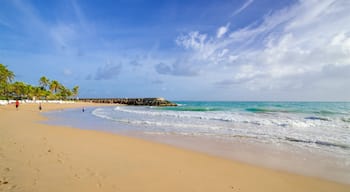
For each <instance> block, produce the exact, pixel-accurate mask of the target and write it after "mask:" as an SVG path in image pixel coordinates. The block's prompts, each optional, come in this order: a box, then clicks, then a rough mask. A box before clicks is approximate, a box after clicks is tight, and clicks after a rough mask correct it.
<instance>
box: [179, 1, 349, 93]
mask: <svg viewBox="0 0 350 192" xmlns="http://www.w3.org/2000/svg"><path fill="white" fill-rule="evenodd" d="M348 10H350V1H346V0H337V1H335V0H324V1H316V0H310V1H300V2H298V3H296V4H294V5H291V6H290V7H286V8H284V9H281V10H278V11H275V12H272V13H271V14H269V15H266V16H265V18H264V20H263V22H262V23H261V24H259V25H251V26H246V27H244V28H241V29H236V30H234V31H231V32H230V35H229V36H223V34H225V33H228V32H229V31H226V30H223V29H222V32H220V33H219V31H220V28H219V30H218V32H217V34H216V37H221V38H215V37H211V36H209V35H208V34H201V33H200V32H194V33H190V34H189V35H187V36H186V35H185V36H181V38H178V41H177V43H178V45H180V46H183V47H184V48H186V49H187V53H188V54H189V55H190V56H188V57H189V59H188V60H191V61H193V62H196V63H201V65H202V67H201V69H202V71H203V73H211V74H212V73H221V72H222V71H221V70H220V69H222V68H225V70H226V71H227V70H231V73H225V74H220V75H221V76H222V80H221V82H224V83H223V84H232V83H234V84H237V83H239V84H240V85H243V86H244V87H246V88H248V89H252V90H262V89H271V90H273V89H288V88H292V89H301V88H303V87H305V86H309V87H310V84H315V85H316V82H317V81H319V82H322V81H323V80H324V79H327V80H328V81H331V79H332V82H337V81H347V83H348V84H350V80H349V79H344V78H342V79H341V80H340V79H339V78H337V71H338V72H339V70H338V68H339V69H341V68H344V67H345V66H346V67H348V66H350V22H349V21H350V14H349V12H348ZM189 48H191V49H189ZM329 66H332V68H331V69H332V71H334V73H327V72H326V71H327V70H329V69H330V68H329ZM310 74H312V76H313V77H314V78H313V81H312V82H309V81H308V80H309V79H310ZM218 82H220V81H218ZM338 84H342V85H343V84H344V83H343V82H338ZM327 86H330V85H329V84H326V83H324V84H323V85H319V84H318V86H315V87H314V88H315V89H316V88H318V89H320V90H322V89H323V90H330V89H332V87H327ZM321 87H322V88H321ZM343 89H346V87H343ZM348 94H350V93H348Z"/></svg>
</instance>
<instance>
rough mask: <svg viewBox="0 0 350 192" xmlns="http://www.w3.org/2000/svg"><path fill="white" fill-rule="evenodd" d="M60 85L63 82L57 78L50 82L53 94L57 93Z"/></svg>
mask: <svg viewBox="0 0 350 192" xmlns="http://www.w3.org/2000/svg"><path fill="white" fill-rule="evenodd" d="M60 87H61V84H60V83H59V82H58V81H56V80H53V81H51V83H50V91H51V93H52V94H54V93H57V90H58V89H59V88H60Z"/></svg>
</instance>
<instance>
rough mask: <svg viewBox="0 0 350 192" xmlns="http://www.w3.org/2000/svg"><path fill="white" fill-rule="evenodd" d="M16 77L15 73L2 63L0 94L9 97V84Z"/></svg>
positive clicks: (0, 68)
mask: <svg viewBox="0 0 350 192" xmlns="http://www.w3.org/2000/svg"><path fill="white" fill-rule="evenodd" d="M14 78H15V74H14V73H13V72H12V71H10V70H8V69H7V66H5V65H3V64H1V63H0V95H4V96H6V97H8V89H9V84H10V83H11V82H12V81H13V79H14Z"/></svg>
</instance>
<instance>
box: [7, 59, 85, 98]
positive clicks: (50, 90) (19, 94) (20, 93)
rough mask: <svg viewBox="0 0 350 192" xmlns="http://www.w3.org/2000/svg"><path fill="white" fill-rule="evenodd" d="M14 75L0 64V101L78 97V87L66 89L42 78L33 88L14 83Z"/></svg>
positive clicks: (28, 85) (56, 82)
mask: <svg viewBox="0 0 350 192" xmlns="http://www.w3.org/2000/svg"><path fill="white" fill-rule="evenodd" d="M14 78H15V74H14V73H13V72H12V71H10V70H9V69H8V68H7V66H5V65H3V64H0V99H33V100H34V99H49V100H55V99H62V100H67V99H73V98H76V97H77V96H78V92H79V86H75V87H73V89H72V90H70V89H68V88H67V87H65V86H64V85H62V84H61V83H60V82H58V81H56V80H52V81H50V80H49V79H48V78H47V77H45V76H43V77H41V78H40V79H39V85H38V86H34V85H30V84H26V83H24V82H19V81H15V82H13V80H14Z"/></svg>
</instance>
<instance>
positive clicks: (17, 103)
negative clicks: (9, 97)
mask: <svg viewBox="0 0 350 192" xmlns="http://www.w3.org/2000/svg"><path fill="white" fill-rule="evenodd" d="M18 107H19V101H18V100H16V109H17V110H18Z"/></svg>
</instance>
